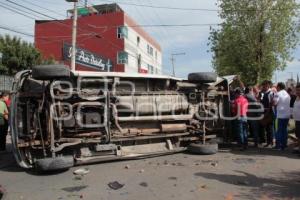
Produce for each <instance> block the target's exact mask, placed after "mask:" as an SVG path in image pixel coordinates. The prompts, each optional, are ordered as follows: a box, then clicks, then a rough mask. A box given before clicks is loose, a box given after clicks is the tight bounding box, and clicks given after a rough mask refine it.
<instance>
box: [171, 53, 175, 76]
mask: <svg viewBox="0 0 300 200" xmlns="http://www.w3.org/2000/svg"><path fill="white" fill-rule="evenodd" d="M174 61H175V58H174V55H173V54H172V55H171V62H172V68H173V76H174V77H175V66H174Z"/></svg>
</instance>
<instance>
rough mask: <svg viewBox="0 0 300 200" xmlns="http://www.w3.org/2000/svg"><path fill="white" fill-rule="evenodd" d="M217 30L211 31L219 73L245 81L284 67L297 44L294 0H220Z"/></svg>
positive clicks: (264, 75)
mask: <svg viewBox="0 0 300 200" xmlns="http://www.w3.org/2000/svg"><path fill="white" fill-rule="evenodd" d="M219 3H220V4H219V6H220V8H221V12H220V17H221V19H222V20H223V23H222V25H221V28H220V29H213V30H212V31H211V34H210V37H209V40H210V43H209V45H211V51H212V52H213V53H214V56H213V66H214V68H215V70H216V71H217V73H218V74H219V75H229V74H238V75H240V76H241V78H242V80H243V81H244V82H245V83H247V84H252V85H254V84H257V83H259V82H260V81H262V80H264V79H271V77H272V75H273V72H274V71H275V70H284V69H285V67H286V65H287V62H288V61H291V60H292V59H293V58H292V57H291V53H292V51H293V50H294V48H295V47H296V45H297V43H298V37H299V35H298V36H297V33H298V32H299V24H297V23H298V22H297V21H298V19H297V18H296V17H297V16H298V14H299V8H300V7H299V5H298V4H297V3H296V1H295V0H250V1H249V0H220V1H219Z"/></svg>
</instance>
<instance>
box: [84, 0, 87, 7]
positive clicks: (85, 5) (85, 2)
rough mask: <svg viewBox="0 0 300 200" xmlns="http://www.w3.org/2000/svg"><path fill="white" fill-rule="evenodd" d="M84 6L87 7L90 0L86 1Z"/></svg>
mask: <svg viewBox="0 0 300 200" xmlns="http://www.w3.org/2000/svg"><path fill="white" fill-rule="evenodd" d="M84 7H86V8H87V7H88V0H85V1H84Z"/></svg>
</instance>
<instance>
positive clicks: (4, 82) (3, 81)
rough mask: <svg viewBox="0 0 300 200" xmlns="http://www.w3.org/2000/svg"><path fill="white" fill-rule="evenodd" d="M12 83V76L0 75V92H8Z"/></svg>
mask: <svg viewBox="0 0 300 200" xmlns="http://www.w3.org/2000/svg"><path fill="white" fill-rule="evenodd" d="M12 83H13V77H12V76H6V75H0V91H5V92H9V91H10V90H11V87H12Z"/></svg>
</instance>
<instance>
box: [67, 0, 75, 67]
mask: <svg viewBox="0 0 300 200" xmlns="http://www.w3.org/2000/svg"><path fill="white" fill-rule="evenodd" d="M66 1H67V2H73V3H74V10H73V28H72V56H71V70H72V71H73V72H75V71H76V37H77V3H78V0H66Z"/></svg>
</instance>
